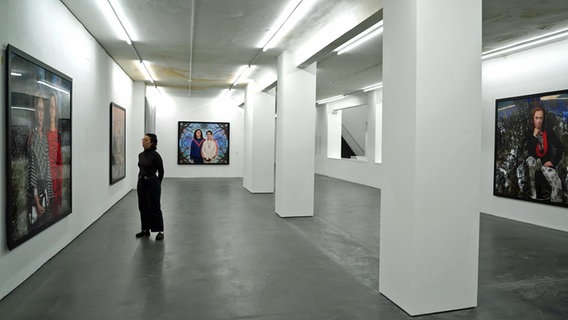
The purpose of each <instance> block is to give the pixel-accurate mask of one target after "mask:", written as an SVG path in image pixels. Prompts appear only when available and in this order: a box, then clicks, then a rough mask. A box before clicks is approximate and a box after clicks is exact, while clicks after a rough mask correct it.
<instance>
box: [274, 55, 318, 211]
mask: <svg viewBox="0 0 568 320" xmlns="http://www.w3.org/2000/svg"><path fill="white" fill-rule="evenodd" d="M276 96H277V98H276V99H277V104H276V109H277V121H276V183H275V209H276V213H277V214H278V215H279V216H281V217H305V216H313V215H314V170H315V128H316V121H315V119H316V106H315V101H316V65H315V63H314V64H312V65H311V66H309V67H307V68H305V69H298V68H296V66H295V65H294V64H293V61H292V57H291V56H290V54H289V53H287V52H284V53H283V54H281V55H280V56H279V57H278V86H277V95H276Z"/></svg>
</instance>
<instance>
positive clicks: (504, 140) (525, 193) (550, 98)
mask: <svg viewBox="0 0 568 320" xmlns="http://www.w3.org/2000/svg"><path fill="white" fill-rule="evenodd" d="M495 105H496V108H495V110H496V111H495V112H496V114H495V161H494V179H493V194H494V195H496V196H501V197H507V198H512V199H519V200H526V201H532V202H538V203H544V204H549V205H556V206H563V207H568V193H567V191H568V190H567V187H568V172H567V170H568V89H567V90H562V91H555V92H546V93H538V94H531V95H526V96H519V97H511V98H503V99H498V100H496V103H495Z"/></svg>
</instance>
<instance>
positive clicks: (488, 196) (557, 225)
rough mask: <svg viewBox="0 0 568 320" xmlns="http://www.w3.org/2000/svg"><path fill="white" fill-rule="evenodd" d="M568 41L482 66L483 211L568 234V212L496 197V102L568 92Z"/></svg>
mask: <svg viewBox="0 0 568 320" xmlns="http://www.w3.org/2000/svg"><path fill="white" fill-rule="evenodd" d="M567 52H568V40H564V41H562V42H557V43H553V44H550V45H546V46H543V47H540V48H536V49H532V50H528V51H524V52H520V53H517V54H513V55H510V56H507V57H503V58H497V59H493V60H488V61H486V62H484V63H483V96H482V99H483V100H482V102H483V106H482V108H483V110H482V117H483V118H482V124H483V127H482V128H481V133H482V151H481V152H482V154H481V161H482V163H481V173H482V176H481V185H480V190H481V192H480V196H481V211H482V212H484V213H489V214H492V215H496V216H501V217H504V218H509V219H513V220H518V221H523V222H528V223H532V224H536V225H540V226H544V227H550V228H554V229H559V230H563V231H568V209H566V208H562V207H555V206H550V205H542V204H538V203H532V202H527V201H519V200H514V199H507V198H501V197H495V196H493V158H494V155H493V154H494V149H495V135H494V131H495V100H496V99H500V98H508V97H515V96H522V95H528V94H535V93H541V92H549V91H556V90H563V89H568V58H567V57H568V55H567Z"/></svg>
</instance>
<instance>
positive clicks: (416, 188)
mask: <svg viewBox="0 0 568 320" xmlns="http://www.w3.org/2000/svg"><path fill="white" fill-rule="evenodd" d="M384 12H385V16H384V42H383V43H384V47H383V48H384V49H383V50H384V52H383V54H384V58H383V66H384V68H383V79H384V91H383V119H384V121H383V152H382V162H383V164H382V166H383V167H384V172H385V173H386V174H387V179H386V180H387V181H385V182H384V183H383V185H384V187H383V188H382V190H381V224H380V269H379V280H380V283H379V288H380V291H381V293H383V294H384V295H385V296H386V297H388V298H389V299H390V300H391V301H393V302H394V303H396V304H397V305H398V306H400V307H401V308H402V309H403V310H405V311H406V312H407V313H409V314H410V315H413V316H414V315H420V314H428V313H435V312H442V311H450V310H457V309H463V308H470V307H475V306H476V305H477V273H478V242H479V173H480V168H479V166H480V144H481V131H480V130H481V59H480V55H481V0H471V1H454V0H433V1H421V0H385V5H384Z"/></svg>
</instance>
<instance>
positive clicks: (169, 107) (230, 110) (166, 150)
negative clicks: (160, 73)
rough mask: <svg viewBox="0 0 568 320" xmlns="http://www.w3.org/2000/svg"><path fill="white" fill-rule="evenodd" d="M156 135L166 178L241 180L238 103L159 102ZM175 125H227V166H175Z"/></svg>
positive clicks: (241, 131) (241, 112) (241, 135)
mask: <svg viewBox="0 0 568 320" xmlns="http://www.w3.org/2000/svg"><path fill="white" fill-rule="evenodd" d="M158 100H159V102H158V103H157V105H156V134H157V135H158V152H159V153H160V155H161V156H162V159H163V161H164V171H165V173H164V175H165V177H166V178H206V177H211V178H219V177H229V178H231V177H242V176H243V155H244V153H243V145H244V143H243V139H244V110H243V108H241V107H238V104H239V103H238V102H237V103H235V101H232V100H231V99H228V100H214V101H211V100H210V99H199V98H190V97H173V96H171V97H169V98H167V99H165V100H164V99H160V98H158ZM178 121H189V122H228V123H229V124H230V127H229V129H230V142H229V152H230V154H229V164H228V165H189V164H181V165H180V164H177V160H178V158H177V146H178Z"/></svg>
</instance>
